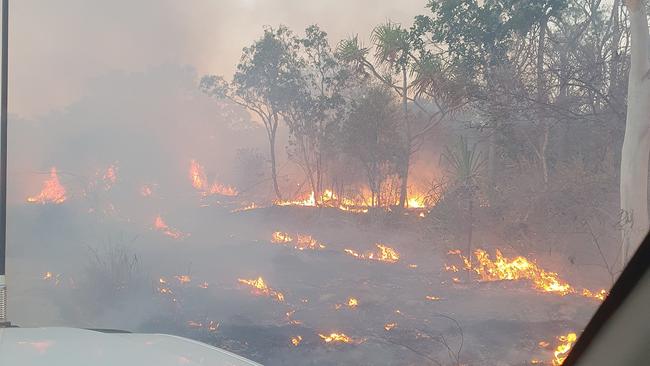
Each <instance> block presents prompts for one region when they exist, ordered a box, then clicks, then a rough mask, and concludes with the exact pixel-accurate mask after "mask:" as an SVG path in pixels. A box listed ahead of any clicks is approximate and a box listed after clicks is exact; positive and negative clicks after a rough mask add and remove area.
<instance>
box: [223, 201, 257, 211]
mask: <svg viewBox="0 0 650 366" xmlns="http://www.w3.org/2000/svg"><path fill="white" fill-rule="evenodd" d="M260 207H261V206H259V205H258V204H257V203H255V202H251V203H249V204H247V205H245V206H243V207H240V208H236V209H234V210H232V211H230V212H231V213H236V212H242V211H250V210H254V209H256V208H260Z"/></svg>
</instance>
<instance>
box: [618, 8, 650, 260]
mask: <svg viewBox="0 0 650 366" xmlns="http://www.w3.org/2000/svg"><path fill="white" fill-rule="evenodd" d="M626 6H627V8H628V9H629V11H630V32H631V38H632V47H631V60H630V74H629V83H628V95H627V121H626V126H625V137H624V140H623V152H622V155H621V187H620V190H621V212H622V213H623V243H622V247H621V257H622V260H623V263H626V262H627V261H628V260H629V258H630V257H631V256H632V255H633V254H634V251H635V250H636V248H637V247H638V246H639V245H640V244H641V242H642V241H643V238H644V237H645V235H646V234H647V233H648V228H650V223H649V220H648V158H649V155H650V80H649V76H650V61H649V60H648V57H650V53H649V52H648V42H650V36H649V34H648V19H647V15H646V4H645V1H644V0H626Z"/></svg>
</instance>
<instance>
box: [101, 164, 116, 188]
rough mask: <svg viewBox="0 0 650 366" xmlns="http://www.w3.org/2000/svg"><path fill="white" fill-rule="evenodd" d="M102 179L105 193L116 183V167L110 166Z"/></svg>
mask: <svg viewBox="0 0 650 366" xmlns="http://www.w3.org/2000/svg"><path fill="white" fill-rule="evenodd" d="M102 179H103V180H104V188H105V189H106V190H107V191H108V190H109V189H111V188H112V187H113V185H114V184H115V182H116V181H117V167H116V166H115V165H112V164H111V165H110V166H109V167H108V168H107V169H106V171H105V172H104V176H103V177H102Z"/></svg>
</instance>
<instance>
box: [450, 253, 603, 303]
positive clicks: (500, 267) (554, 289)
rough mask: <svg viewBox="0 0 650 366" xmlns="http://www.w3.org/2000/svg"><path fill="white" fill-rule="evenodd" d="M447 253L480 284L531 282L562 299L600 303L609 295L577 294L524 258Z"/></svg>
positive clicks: (536, 288) (554, 276)
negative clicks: (573, 296)
mask: <svg viewBox="0 0 650 366" xmlns="http://www.w3.org/2000/svg"><path fill="white" fill-rule="evenodd" d="M448 254H450V255H456V256H458V257H459V258H460V259H461V260H462V262H463V267H464V269H465V270H468V271H471V272H472V273H476V274H477V275H478V276H479V281H512V280H529V281H531V283H532V287H533V288H534V289H535V290H538V291H540V292H548V293H554V294H557V295H560V296H565V295H568V294H579V295H581V296H584V297H589V298H594V299H598V300H603V299H604V298H605V297H606V296H607V291H606V290H604V289H603V290H599V291H596V292H592V291H590V290H587V289H584V290H582V291H581V292H578V291H577V290H576V289H575V288H574V287H572V286H571V285H570V284H569V283H568V282H566V281H564V280H562V279H561V278H560V276H559V275H558V274H557V273H555V272H550V271H546V270H544V269H543V268H541V267H540V266H538V265H537V264H536V263H535V262H534V261H530V260H528V259H527V258H525V257H522V256H518V257H515V258H508V257H505V256H504V255H503V254H501V251H500V250H498V249H497V250H496V252H495V259H494V260H492V259H491V258H490V255H489V254H488V253H487V252H486V251H485V250H483V249H476V250H475V251H474V256H475V257H476V258H475V260H472V258H468V257H466V256H464V255H462V254H461V252H460V250H451V251H449V252H448ZM445 269H446V270H447V271H450V272H457V271H458V268H457V267H456V266H453V265H452V266H449V265H445Z"/></svg>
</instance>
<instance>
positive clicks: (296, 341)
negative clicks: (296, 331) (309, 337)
mask: <svg viewBox="0 0 650 366" xmlns="http://www.w3.org/2000/svg"><path fill="white" fill-rule="evenodd" d="M300 342H302V336H295V337H291V344H293V346H294V347H298V346H299V345H300Z"/></svg>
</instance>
